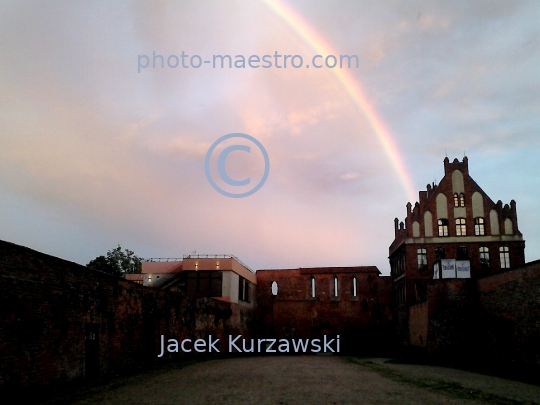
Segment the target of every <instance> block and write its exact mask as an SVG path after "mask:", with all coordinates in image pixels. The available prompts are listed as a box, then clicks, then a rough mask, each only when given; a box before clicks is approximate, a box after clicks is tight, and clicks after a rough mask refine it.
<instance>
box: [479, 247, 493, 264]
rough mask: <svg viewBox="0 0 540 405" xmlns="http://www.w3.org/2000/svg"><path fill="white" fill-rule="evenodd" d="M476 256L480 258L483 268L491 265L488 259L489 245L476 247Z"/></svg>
mask: <svg viewBox="0 0 540 405" xmlns="http://www.w3.org/2000/svg"><path fill="white" fill-rule="evenodd" d="M478 257H479V258H480V266H482V267H485V268H489V267H491V264H490V259H489V247H487V246H480V247H479V248H478Z"/></svg>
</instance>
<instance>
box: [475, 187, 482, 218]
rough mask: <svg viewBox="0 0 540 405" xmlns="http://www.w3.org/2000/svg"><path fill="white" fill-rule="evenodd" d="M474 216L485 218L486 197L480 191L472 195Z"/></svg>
mask: <svg viewBox="0 0 540 405" xmlns="http://www.w3.org/2000/svg"><path fill="white" fill-rule="evenodd" d="M472 216H473V218H478V217H482V218H484V198H483V197H482V194H480V193H479V192H478V191H475V192H474V194H473V195H472Z"/></svg>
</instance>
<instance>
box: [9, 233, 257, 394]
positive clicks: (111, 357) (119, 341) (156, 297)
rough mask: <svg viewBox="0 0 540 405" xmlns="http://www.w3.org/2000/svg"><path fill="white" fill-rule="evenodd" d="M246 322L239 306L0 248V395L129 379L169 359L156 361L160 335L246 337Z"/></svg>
mask: <svg viewBox="0 0 540 405" xmlns="http://www.w3.org/2000/svg"><path fill="white" fill-rule="evenodd" d="M251 317H252V310H250V309H247V308H245V307H242V306H241V305H237V304H231V303H227V302H221V301H217V300H213V299H190V298H189V297H186V296H184V295H182V294H181V293H174V292H167V291H161V290H156V289H151V288H147V287H142V286H141V285H138V284H136V283H133V282H129V281H126V280H123V279H119V278H116V277H112V276H109V275H107V274H105V273H102V272H98V271H94V270H91V269H88V268H87V267H85V266H81V265H78V264H76V263H72V262H69V261H66V260H62V259H59V258H56V257H53V256H49V255H46V254H43V253H39V252H36V251H34V250H31V249H28V248H25V247H22V246H18V245H15V244H12V243H9V242H4V241H0V369H1V370H2V373H1V375H0V389H10V388H14V389H18V388H21V387H39V386H48V385H51V384H52V385H54V384H56V383H63V382H68V381H73V380H77V379H80V378H83V377H85V376H86V377H89V375H88V374H89V373H91V374H92V375H93V376H95V377H99V376H101V377H103V376H111V375H117V374H122V373H127V372H132V371H133V370H136V369H140V368H144V367H147V366H149V365H151V364H154V363H156V362H157V361H163V360H164V359H165V358H166V357H168V358H170V357H174V356H177V355H176V354H174V355H168V356H163V357H162V358H161V359H158V357H157V355H158V354H159V351H160V335H162V334H163V335H165V336H166V337H167V338H174V339H178V340H180V339H185V338H191V339H197V338H205V337H206V336H208V335H212V336H213V337H214V338H221V339H222V340H223V339H227V335H229V334H231V335H237V334H242V335H244V336H249V334H250V330H251V329H250V328H249V326H248V323H249V322H250V320H251ZM89 333H90V336H91V337H92V336H93V337H96V342H95V345H96V346H94V349H95V348H96V347H97V348H98V349H96V350H95V351H94V352H92V346H91V342H90V340H91V338H90V339H89V338H88V335H89ZM221 343H224V342H223V341H222V342H221ZM179 355H181V354H178V356H179ZM90 365H92V367H93V368H92V367H90ZM89 367H90V368H89Z"/></svg>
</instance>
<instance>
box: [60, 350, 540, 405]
mask: <svg viewBox="0 0 540 405" xmlns="http://www.w3.org/2000/svg"><path fill="white" fill-rule="evenodd" d="M62 402H63V403H65V400H64V401H62ZM74 403H75V404H77V405H93V404H100V405H106V404H108V405H117V404H118V405H120V404H122V405H125V404H137V405H139V404H141V405H142V404H145V405H146V404H152V405H166V404H194V405H196V404H212V405H213V404H215V405H219V404H223V405H229V404H235V405H238V404H257V405H258V404H261V405H264V404H363V405H368V404H400V405H403V404H422V405H425V404H486V403H488V404H501V405H521V404H530V405H532V404H540V387H538V386H535V385H529V384H525V383H522V382H517V381H511V380H505V379H501V378H497V377H492V376H485V375H481V374H476V373H471V372H467V371H462V370H455V369H450V368H442V367H435V366H420V365H409V364H390V363H386V362H385V360H384V359H357V358H345V357H336V356H322V355H321V356H281V357H244V358H233V359H224V360H212V361H206V362H200V363H195V364H191V365H188V366H186V367H183V368H180V369H168V370H160V371H154V372H150V373H146V374H141V375H139V376H138V377H135V378H130V379H129V380H126V381H125V382H124V383H123V384H121V385H120V386H115V387H102V388H100V389H96V390H94V391H93V392H90V393H86V394H85V397H84V398H82V399H80V398H79V399H78V400H77V401H76V402H74Z"/></svg>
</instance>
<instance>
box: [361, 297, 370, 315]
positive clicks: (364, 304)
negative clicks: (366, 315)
mask: <svg viewBox="0 0 540 405" xmlns="http://www.w3.org/2000/svg"><path fill="white" fill-rule="evenodd" d="M368 311H369V304H368V301H367V299H365V298H364V299H363V300H362V312H368Z"/></svg>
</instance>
